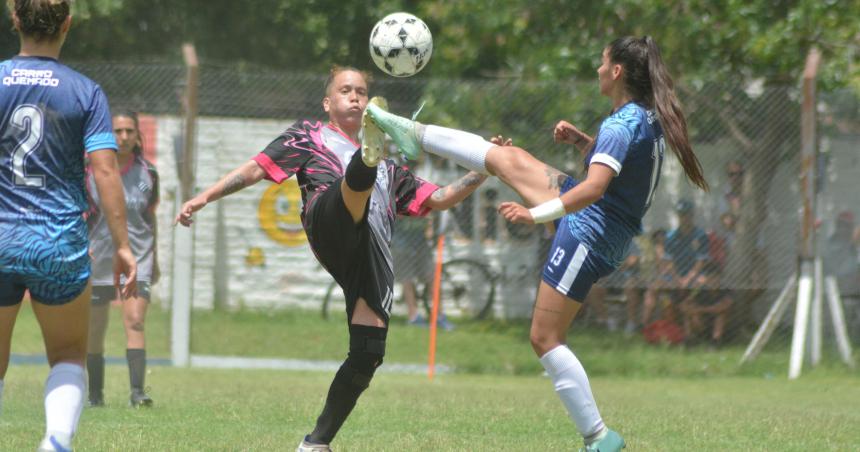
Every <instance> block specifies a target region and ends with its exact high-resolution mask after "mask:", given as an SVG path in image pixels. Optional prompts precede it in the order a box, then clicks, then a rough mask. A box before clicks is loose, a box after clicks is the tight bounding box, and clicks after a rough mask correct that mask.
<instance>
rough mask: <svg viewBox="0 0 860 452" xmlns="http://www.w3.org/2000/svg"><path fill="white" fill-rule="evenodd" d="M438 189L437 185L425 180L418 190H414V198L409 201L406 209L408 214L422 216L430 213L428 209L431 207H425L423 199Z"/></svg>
mask: <svg viewBox="0 0 860 452" xmlns="http://www.w3.org/2000/svg"><path fill="white" fill-rule="evenodd" d="M438 189H439V187H438V186H437V185H435V184H431V183H430V182H425V183H423V184H422V185H421V186H420V187H418V190H416V191H415V199H413V200H412V202H411V203H409V208H408V209H407V210H406V212H407V213H408V214H409V216H412V217H423V216H425V215H427V214H428V213H430V211H431V210H433V209H431V208H429V207H426V206H425V205H424V201H426V200H427V198H429V197H430V195H432V194H433V193H434V192H436V190H438Z"/></svg>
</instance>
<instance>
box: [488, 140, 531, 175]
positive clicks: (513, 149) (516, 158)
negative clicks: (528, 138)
mask: <svg viewBox="0 0 860 452" xmlns="http://www.w3.org/2000/svg"><path fill="white" fill-rule="evenodd" d="M497 155H498V156H499V157H498V164H497V165H496V166H497V167H498V168H497V169H499V170H502V171H499V172H500V173H501V174H499V176H501V175H502V174H505V173H506V172H508V171H511V172H516V171H520V170H524V169H527V168H528V166H529V163H530V159H529V158H528V156H529V153H528V152H526V150H525V149H523V148H520V147H517V146H502V147H500V148H499V152H498V153H497Z"/></svg>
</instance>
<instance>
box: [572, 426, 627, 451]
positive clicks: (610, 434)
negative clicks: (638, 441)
mask: <svg viewBox="0 0 860 452" xmlns="http://www.w3.org/2000/svg"><path fill="white" fill-rule="evenodd" d="M625 447H627V444H626V443H625V442H624V438H622V437H621V435H619V434H618V432H616V431H615V430H607V431H606V435H604V436H603V438H600V439H599V440H597V441H595V442H593V443H591V444H589V445H587V446H585V447H583V448H582V449H579V452H619V451H620V450H621V449H624V448H625Z"/></svg>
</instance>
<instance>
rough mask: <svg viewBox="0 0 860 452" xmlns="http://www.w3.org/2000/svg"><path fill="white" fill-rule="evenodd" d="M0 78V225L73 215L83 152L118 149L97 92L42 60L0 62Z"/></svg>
mask: <svg viewBox="0 0 860 452" xmlns="http://www.w3.org/2000/svg"><path fill="white" fill-rule="evenodd" d="M0 82H2V85H0V223H5V224H8V223H20V222H32V221H45V220H48V221H54V222H61V223H64V222H68V221H71V220H72V219H78V218H80V216H81V214H82V213H83V212H84V211H85V210H86V209H87V197H86V191H85V189H84V151H85V150H86V151H95V150H99V149H116V148H117V146H116V141H115V139H114V136H113V127H112V125H111V116H110V110H109V109H108V105H107V99H106V98H105V96H104V93H102V90H101V88H100V87H99V86H98V85H96V84H95V83H94V82H93V81H91V80H90V79H88V78H86V77H84V76H82V75H80V74H78V73H77V72H75V71H73V70H72V69H70V68H68V67H66V66H65V65H62V64H60V63H59V62H57V61H56V60H54V59H51V58H44V57H15V58H13V59H11V60H7V61H4V62H2V63H0Z"/></svg>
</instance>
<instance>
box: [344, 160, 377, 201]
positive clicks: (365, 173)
mask: <svg viewBox="0 0 860 452" xmlns="http://www.w3.org/2000/svg"><path fill="white" fill-rule="evenodd" d="M344 178H345V179H346V185H347V187H349V188H350V189H352V190H354V191H357V192H362V191H367V190H370V189H371V188H373V184H374V183H375V182H376V167H375V166H373V167H370V166H367V165H365V164H364V161H363V160H361V149H359V150H357V151H355V154H353V155H352V159H351V160H350V161H349V163H348V164H347V165H346V175H345V176H344Z"/></svg>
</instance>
